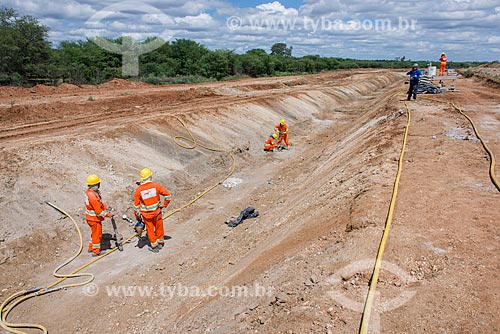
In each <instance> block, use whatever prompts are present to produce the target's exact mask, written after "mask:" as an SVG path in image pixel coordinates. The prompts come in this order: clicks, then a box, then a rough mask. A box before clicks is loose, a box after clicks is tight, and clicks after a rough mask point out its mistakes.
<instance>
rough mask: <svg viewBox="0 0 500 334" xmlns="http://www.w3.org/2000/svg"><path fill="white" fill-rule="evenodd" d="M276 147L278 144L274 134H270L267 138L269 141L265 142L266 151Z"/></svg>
mask: <svg viewBox="0 0 500 334" xmlns="http://www.w3.org/2000/svg"><path fill="white" fill-rule="evenodd" d="M275 148H276V144H274V138H273V136H269V138H267V141H266V142H265V144H264V151H272V150H274V149H275Z"/></svg>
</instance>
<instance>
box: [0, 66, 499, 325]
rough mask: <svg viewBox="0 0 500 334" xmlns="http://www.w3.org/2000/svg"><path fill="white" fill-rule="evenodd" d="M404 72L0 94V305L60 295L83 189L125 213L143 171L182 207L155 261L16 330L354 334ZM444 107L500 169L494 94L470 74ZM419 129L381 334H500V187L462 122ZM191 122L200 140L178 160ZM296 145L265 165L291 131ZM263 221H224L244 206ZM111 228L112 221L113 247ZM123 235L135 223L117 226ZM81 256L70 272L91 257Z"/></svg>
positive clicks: (19, 316) (33, 315) (391, 171)
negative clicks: (277, 140) (279, 130)
mask: <svg viewBox="0 0 500 334" xmlns="http://www.w3.org/2000/svg"><path fill="white" fill-rule="evenodd" d="M404 79H405V78H404V75H403V74H401V73H398V72H391V71H379V70H361V71H339V72H332V73H322V74H319V75H312V76H296V77H282V78H265V79H250V80H241V81H236V82H225V83H209V84H199V85H183V86H149V85H145V84H139V83H130V82H126V81H121V80H115V81H112V82H110V83H107V84H105V85H101V86H98V87H90V86H89V87H77V86H71V85H64V86H62V87H58V88H53V87H44V86H37V87H34V88H32V89H19V88H0V119H1V121H2V122H1V123H0V166H1V170H2V173H1V175H0V181H1V182H2V184H3V185H4V186H3V187H2V188H1V190H0V203H1V207H2V210H1V211H0V220H1V221H2V224H1V226H0V265H1V267H0V268H1V273H2V275H0V288H1V289H0V299H1V300H3V299H5V298H6V297H7V296H9V295H11V294H12V293H14V292H16V291H18V290H20V289H24V288H27V287H31V286H39V285H47V284H49V283H51V282H52V281H54V279H53V278H52V276H51V273H52V270H53V269H54V268H55V267H56V266H57V265H58V264H59V263H61V262H63V261H64V259H66V258H68V257H69V256H70V255H71V254H72V253H73V252H75V250H76V249H78V237H77V234H76V232H75V231H74V228H73V226H72V224H71V223H70V221H69V220H68V219H64V218H63V217H62V216H61V215H59V214H58V213H57V212H55V211H54V210H53V209H51V208H50V207H48V206H47V205H45V204H44V202H45V201H47V200H48V201H51V202H54V203H56V204H57V205H59V206H61V207H62V208H64V209H65V210H67V211H68V212H69V213H70V214H71V215H72V216H73V217H75V218H76V219H77V221H78V224H79V226H80V227H81V229H82V231H83V233H84V235H85V238H84V241H85V242H86V240H87V237H88V234H89V229H88V226H86V224H85V222H84V221H83V219H84V207H83V192H84V190H85V184H84V181H85V177H86V176H87V175H88V174H90V173H96V174H98V175H100V176H101V178H102V179H103V184H102V192H103V196H104V199H105V201H106V202H108V203H109V204H111V205H112V206H113V207H115V208H116V209H117V211H118V212H119V213H120V214H121V213H127V214H129V215H130V214H131V213H132V211H131V204H132V203H131V201H132V194H133V191H134V186H135V181H136V180H137V177H138V175H137V174H138V171H139V170H140V169H141V168H143V167H145V166H147V167H150V168H151V169H153V171H154V173H155V180H156V181H158V182H159V183H162V184H164V185H165V186H166V187H167V188H168V189H169V190H171V192H172V193H173V201H172V203H171V205H170V207H169V209H168V210H167V211H171V210H174V209H176V208H178V207H180V206H182V205H183V204H185V203H187V202H188V201H189V200H190V199H192V198H194V197H195V196H196V195H197V194H199V193H200V192H201V191H203V190H204V189H206V188H207V187H209V186H211V185H212V184H214V183H217V182H219V181H220V180H221V179H222V178H223V177H224V176H225V175H226V174H227V173H228V172H229V170H230V169H231V159H230V157H229V152H231V153H233V154H234V156H235V157H236V172H235V173H234V175H232V176H231V177H232V178H233V180H232V181H233V185H234V187H232V188H231V187H224V186H218V187H217V188H216V189H215V190H213V191H212V192H210V193H209V194H208V195H206V196H205V197H203V198H202V199H201V200H200V201H198V202H197V203H195V204H194V205H192V206H191V207H189V208H187V209H185V210H183V211H181V212H179V213H178V214H176V215H174V216H172V217H171V218H169V219H168V220H166V222H165V226H166V230H167V234H168V236H169V237H170V239H169V240H168V241H167V246H166V248H165V249H163V250H162V251H161V252H160V253H159V254H152V253H150V252H148V251H147V250H146V248H140V247H137V240H133V242H132V243H130V244H127V245H126V246H125V250H124V251H123V252H116V253H113V254H111V255H110V256H108V257H106V258H104V259H102V260H101V261H99V262H97V263H95V264H94V265H92V266H91V267H89V268H87V269H86V270H87V271H88V272H92V273H93V274H95V275H96V279H95V281H94V285H92V286H91V287H90V288H89V287H86V288H73V289H68V290H65V291H59V292H56V293H53V294H49V295H45V296H41V297H37V298H34V299H31V300H29V301H27V302H25V303H23V304H22V305H20V306H19V307H18V308H16V309H15V310H14V311H13V313H12V315H11V316H10V317H9V320H10V321H12V322H35V323H41V324H43V325H45V326H46V327H47V328H49V330H50V332H51V333H101V332H124V333H160V332H168V333H250V332H252V333H355V332H357V329H358V327H359V323H360V319H361V315H360V309H361V308H362V305H363V301H364V296H365V295H366V292H367V288H368V286H367V283H368V280H369V278H370V274H371V268H372V267H373V263H374V259H375V256H376V252H377V248H378V244H379V241H380V237H381V234H382V231H383V227H384V222H385V218H386V215H387V210H388V206H389V201H390V197H391V192H392V188H393V182H394V178H395V174H396V169H397V159H398V156H399V152H400V149H401V144H402V137H403V131H404V126H405V124H406V120H407V118H406V112H405V111H406V110H405V108H404V104H403V102H402V101H401V99H402V96H401V95H398V93H401V92H404V90H405V88H406V87H405V86H404V84H403V82H404ZM457 89H458V91H457V92H453V93H447V94H445V95H441V96H438V97H436V98H438V99H440V100H442V101H446V102H448V101H453V102H455V103H458V104H460V105H461V106H462V107H463V109H464V111H466V112H467V113H468V114H469V115H470V116H471V117H472V118H473V119H474V121H475V122H476V123H477V125H478V128H479V131H480V132H481V134H482V135H483V137H484V138H485V139H487V141H488V144H489V145H490V147H491V149H492V150H493V151H494V152H495V153H496V155H497V156H498V157H500V101H499V98H498V88H496V87H493V86H491V85H489V86H488V85H486V84H484V83H483V82H479V81H475V80H474V79H473V78H471V79H463V78H461V79H459V80H458V81H457ZM409 108H410V110H411V112H412V124H411V127H410V132H409V138H408V146H407V154H406V156H405V160H404V166H403V174H402V177H401V185H400V191H399V196H398V200H397V203H396V211H395V216H394V223H393V224H394V225H393V227H392V230H391V234H390V237H389V241H388V244H387V249H386V253H385V257H384V260H385V261H386V262H385V263H384V265H383V270H382V274H381V278H380V282H379V285H378V287H379V291H380V297H379V299H378V303H377V305H378V307H377V309H376V310H375V312H374V316H373V318H372V320H373V321H372V328H374V329H375V332H376V331H377V328H378V327H379V329H380V332H383V333H496V332H499V331H500V322H499V320H498V319H500V314H499V311H498V310H499V309H500V302H499V293H500V283H499V282H500V280H499V277H498V275H499V272H500V271H499V263H500V261H499V258H498V257H499V250H500V247H499V240H500V230H499V227H498V215H499V213H500V206H499V204H498V203H499V202H498V201H499V192H498V190H496V189H495V187H494V186H493V185H492V183H491V181H490V179H489V175H488V167H489V160H488V157H487V155H486V153H485V151H484V150H483V148H482V146H481V144H480V143H479V142H478V140H477V138H476V137H475V136H474V133H473V131H472V129H471V127H470V125H469V123H468V121H467V120H466V119H465V118H463V116H461V115H459V114H458V113H457V112H456V111H454V110H453V109H452V108H450V107H449V106H448V105H447V104H444V103H438V102H436V101H430V100H427V99H424V98H421V99H419V101H417V102H410V103H409ZM175 116H177V117H180V118H182V119H183V120H184V121H185V122H186V124H187V125H188V127H189V128H190V130H191V131H192V133H193V135H194V136H195V137H196V138H197V139H198V140H199V141H200V142H201V143H203V144H206V145H208V146H212V147H220V148H223V149H225V150H227V151H228V153H220V152H210V151H206V150H204V149H203V148H201V147H198V148H196V149H195V150H184V149H182V148H180V147H178V146H177V145H175V143H174V141H173V140H172V137H173V136H177V135H186V131H185V129H183V128H182V126H181V125H180V124H179V123H178V121H177V120H176V119H175ZM282 117H283V118H285V119H286V120H287V123H288V124H289V125H290V128H291V130H290V132H291V133H290V136H291V141H292V144H293V147H292V149H291V150H290V151H283V152H276V153H270V154H269V153H267V154H266V153H264V152H263V151H262V147H263V143H264V141H265V140H266V138H267V137H268V136H269V134H270V133H271V132H272V129H273V127H274V125H275V124H276V123H277V122H278V121H279V119H280V118H282ZM249 205H251V206H254V207H255V208H256V209H257V210H259V212H260V216H259V218H257V219H251V220H247V221H245V222H244V223H243V224H242V225H240V226H238V227H236V228H234V229H232V228H229V227H227V226H226V225H225V224H224V222H225V221H227V219H228V218H230V217H231V216H233V215H238V214H239V212H240V210H243V209H244V208H246V207H247V206H249ZM110 225H111V224H109V223H108V222H106V223H105V224H104V229H105V233H111V226H110ZM119 229H120V231H121V232H122V233H123V234H124V236H125V237H128V236H129V235H131V234H132V230H131V228H130V227H129V226H128V225H127V224H125V223H122V222H120V225H119ZM89 259H90V257H89V256H88V255H87V254H82V255H81V256H80V257H79V258H78V259H77V260H76V261H75V262H74V263H73V264H71V265H70V267H71V268H76V267H77V266H78V265H81V264H83V263H86V262H87V261H88V260H89Z"/></svg>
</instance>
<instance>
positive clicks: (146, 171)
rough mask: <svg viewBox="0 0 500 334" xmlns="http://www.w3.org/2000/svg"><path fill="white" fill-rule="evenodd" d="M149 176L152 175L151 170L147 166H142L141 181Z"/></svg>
mask: <svg viewBox="0 0 500 334" xmlns="http://www.w3.org/2000/svg"><path fill="white" fill-rule="evenodd" d="M151 176H153V172H152V171H151V169H149V168H144V169H143V170H141V181H144V180H146V179H149V178H150V177H151Z"/></svg>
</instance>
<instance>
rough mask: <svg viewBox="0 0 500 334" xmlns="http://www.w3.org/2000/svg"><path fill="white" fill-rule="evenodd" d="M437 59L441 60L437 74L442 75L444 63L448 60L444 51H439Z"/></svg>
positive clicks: (444, 68)
mask: <svg viewBox="0 0 500 334" xmlns="http://www.w3.org/2000/svg"><path fill="white" fill-rule="evenodd" d="M439 61H440V62H441V63H440V65H439V75H440V76H443V75H444V72H446V63H447V62H448V57H446V53H444V52H442V53H441V58H439Z"/></svg>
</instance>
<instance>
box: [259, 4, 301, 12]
mask: <svg viewBox="0 0 500 334" xmlns="http://www.w3.org/2000/svg"><path fill="white" fill-rule="evenodd" d="M257 9H260V10H261V11H263V12H267V13H270V14H282V15H298V14H299V11H298V10H296V9H295V8H285V6H283V5H282V4H281V3H280V2H278V1H275V2H270V3H266V4H262V5H258V6H257Z"/></svg>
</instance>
